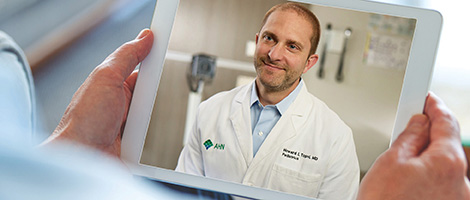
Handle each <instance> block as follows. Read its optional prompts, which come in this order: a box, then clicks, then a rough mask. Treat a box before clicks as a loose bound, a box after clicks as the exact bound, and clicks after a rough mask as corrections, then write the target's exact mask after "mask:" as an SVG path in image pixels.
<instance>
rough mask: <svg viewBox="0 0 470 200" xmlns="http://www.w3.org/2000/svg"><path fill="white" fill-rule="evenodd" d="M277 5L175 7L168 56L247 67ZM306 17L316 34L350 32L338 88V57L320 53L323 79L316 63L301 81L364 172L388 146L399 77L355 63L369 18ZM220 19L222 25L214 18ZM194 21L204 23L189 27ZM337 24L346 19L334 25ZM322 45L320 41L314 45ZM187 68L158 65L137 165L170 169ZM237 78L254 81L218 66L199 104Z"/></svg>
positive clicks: (208, 0)
mask: <svg viewBox="0 0 470 200" xmlns="http://www.w3.org/2000/svg"><path fill="white" fill-rule="evenodd" d="M280 2H284V1H278V2H276V1H268V0H263V1H239V0H236V1H224V2H223V3H221V1H217V0H203V1H197V2H194V1H188V0H181V4H180V6H179V10H178V15H177V17H176V21H175V26H174V29H173V35H172V37H171V39H170V46H169V49H170V50H171V51H174V52H180V53H184V54H189V55H192V54H195V53H201V52H203V53H207V54H211V55H217V57H218V59H230V60H235V61H239V62H245V63H246V64H247V65H251V67H252V60H253V58H252V57H249V56H246V55H245V45H246V41H248V40H254V35H255V33H256V32H258V31H259V26H260V21H261V19H262V17H263V15H264V13H265V12H266V11H267V10H268V9H269V8H270V7H271V6H273V5H275V4H277V3H280ZM187 10H190V12H189V11H187ZM312 10H314V12H315V13H316V14H317V16H318V17H319V18H320V21H321V25H322V27H323V28H325V27H326V23H332V24H333V27H334V29H336V30H341V31H344V29H345V28H347V27H350V28H352V29H353V35H352V36H351V39H350V41H349V45H348V51H347V54H346V58H345V63H346V64H345V71H344V74H345V79H344V81H343V82H341V83H339V82H336V81H335V79H334V75H335V73H336V70H337V66H338V63H339V57H340V56H339V54H338V53H328V59H327V60H326V63H325V78H324V79H319V78H318V77H317V76H316V74H317V70H318V66H319V65H318V64H317V65H316V66H315V67H314V69H313V70H311V71H309V72H308V73H307V74H305V75H304V80H305V83H306V85H307V87H308V89H309V91H310V92H312V93H313V94H314V95H316V96H318V97H319V98H320V99H322V100H324V101H325V102H327V104H328V105H329V106H330V107H331V108H332V109H333V110H334V111H335V112H337V113H338V115H339V116H340V117H341V118H342V119H343V120H344V121H345V122H346V123H347V124H348V125H349V126H350V127H351V129H352V130H353V134H354V140H355V143H356V150H357V153H358V157H359V163H360V168H361V171H362V172H363V173H365V172H366V171H367V170H368V168H369V167H370V165H371V164H372V163H373V161H374V160H375V159H376V158H377V156H378V155H379V154H380V153H382V152H383V151H384V150H385V149H386V148H387V147H388V143H389V139H390V134H391V132H392V129H393V122H394V118H395V112H396V106H397V102H398V98H399V93H400V91H401V86H402V80H403V75H404V71H403V70H394V69H385V68H380V67H377V66H365V65H364V64H363V62H362V56H363V52H364V51H363V50H364V47H365V43H366V29H367V23H368V21H369V17H370V15H369V14H361V13H356V12H352V11H351V12H345V11H342V12H341V13H340V12H339V11H338V12H336V13H332V11H331V10H325V9H323V8H321V7H313V8H312ZM222 13H223V14H224V15H222V16H225V17H224V18H221V17H214V16H219V15H218V14H222ZM199 18H201V19H207V20H196V19H199ZM345 18H346V19H350V20H349V21H344V20H342V19H345ZM235 19H257V20H251V22H250V23H248V24H246V23H237V21H233V20H235ZM233 24H235V25H233ZM188 33H190V34H188ZM323 42H324V38H322V39H321V41H320V44H323ZM321 51H322V45H320V48H319V49H318V52H321ZM189 62H190V60H189V59H187V60H186V61H181V60H179V61H176V60H167V61H166V63H165V68H164V71H163V76H162V77H163V78H162V82H161V86H160V87H161V88H162V89H161V90H160V91H159V92H158V95H157V97H156V98H157V101H156V102H159V103H161V104H156V105H155V107H154V112H153V114H152V118H153V119H157V120H155V121H152V122H151V123H150V125H149V134H148V135H147V139H146V143H145V145H144V151H143V154H142V160H141V162H142V163H145V164H150V165H154V166H159V167H163V168H168V169H173V168H174V167H175V166H176V163H177V158H178V156H179V153H180V151H181V149H182V147H183V142H182V141H183V132H184V124H185V117H186V106H187V99H188V93H189V88H188V86H187V83H186V79H185V73H186V70H187V68H188V67H189ZM238 75H244V76H252V77H254V76H256V74H255V73H254V72H251V73H250V72H246V71H240V70H232V69H226V68H223V66H218V68H217V72H216V78H215V80H214V81H213V82H212V83H211V84H206V86H205V87H204V92H203V100H204V99H207V98H208V97H210V96H212V95H213V94H215V93H217V92H218V91H224V90H229V89H231V88H233V87H235V85H236V77H237V76H238ZM157 147H159V148H157ZM163 149H164V150H163Z"/></svg>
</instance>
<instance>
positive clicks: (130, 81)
mask: <svg viewBox="0 0 470 200" xmlns="http://www.w3.org/2000/svg"><path fill="white" fill-rule="evenodd" d="M138 74H139V70H135V71H133V72H132V74H131V75H130V76H129V77H127V79H126V84H127V86H128V87H129V91H130V92H131V93H133V92H134V87H135V82H136V80H137V76H138Z"/></svg>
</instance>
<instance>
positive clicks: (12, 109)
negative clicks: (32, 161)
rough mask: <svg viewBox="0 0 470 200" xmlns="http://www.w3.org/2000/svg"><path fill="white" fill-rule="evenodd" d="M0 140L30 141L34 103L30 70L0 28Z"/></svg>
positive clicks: (11, 41)
mask: <svg viewBox="0 0 470 200" xmlns="http://www.w3.org/2000/svg"><path fill="white" fill-rule="evenodd" d="M0 97H1V98H0V143H1V142H9V143H10V142H16V143H21V144H29V145H30V144H32V142H33V139H34V133H35V128H36V116H35V115H36V102H35V93H34V81H33V77H32V74H31V69H30V67H29V64H28V62H27V60H26V57H25V55H24V53H23V51H22V50H21V48H20V47H19V46H18V45H17V44H16V43H15V42H14V41H13V39H12V38H11V37H9V36H8V35H7V34H5V33H4V32H2V31H0Z"/></svg>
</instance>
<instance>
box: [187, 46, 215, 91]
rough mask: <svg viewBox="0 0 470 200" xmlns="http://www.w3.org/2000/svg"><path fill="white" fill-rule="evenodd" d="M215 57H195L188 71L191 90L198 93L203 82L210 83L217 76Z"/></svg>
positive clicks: (203, 55)
mask: <svg viewBox="0 0 470 200" xmlns="http://www.w3.org/2000/svg"><path fill="white" fill-rule="evenodd" d="M215 62H216V58H215V57H214V56H209V55H206V54H196V55H193V59H192V62H191V65H190V67H189V70H188V74H187V78H188V84H189V89H190V90H191V91H192V92H197V91H198V89H199V88H200V87H202V86H201V84H202V83H203V82H206V83H210V82H211V81H212V79H213V78H214V76H215V66H216V65H215Z"/></svg>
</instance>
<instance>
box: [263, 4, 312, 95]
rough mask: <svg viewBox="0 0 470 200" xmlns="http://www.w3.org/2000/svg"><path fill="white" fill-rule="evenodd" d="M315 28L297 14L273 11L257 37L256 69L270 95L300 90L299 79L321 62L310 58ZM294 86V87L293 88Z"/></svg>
mask: <svg viewBox="0 0 470 200" xmlns="http://www.w3.org/2000/svg"><path fill="white" fill-rule="evenodd" d="M312 28H313V27H312V25H311V24H310V23H309V22H308V21H307V20H306V19H305V18H304V17H302V16H300V15H298V14H297V13H296V12H295V11H292V10H285V11H281V10H278V11H274V12H273V13H272V14H271V15H270V16H269V18H268V19H267V21H266V23H265V24H264V26H263V27H262V28H261V30H260V32H259V33H258V34H256V51H255V61H254V62H255V63H254V64H255V69H256V73H257V75H258V80H259V82H260V83H261V85H262V86H264V88H265V89H266V90H267V91H271V92H278V91H284V90H287V89H290V88H292V89H293V87H294V86H297V84H296V83H298V80H299V78H300V76H301V75H302V74H303V73H305V72H307V71H308V70H309V69H310V68H311V67H312V66H313V65H314V64H315V63H316V61H317V60H318V56H317V55H309V52H310V47H311V42H310V38H311V37H312V35H313V30H312ZM294 84H295V85H294Z"/></svg>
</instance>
